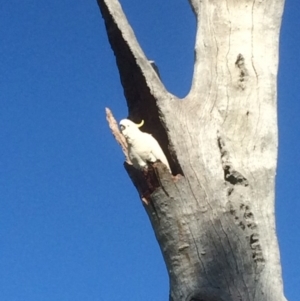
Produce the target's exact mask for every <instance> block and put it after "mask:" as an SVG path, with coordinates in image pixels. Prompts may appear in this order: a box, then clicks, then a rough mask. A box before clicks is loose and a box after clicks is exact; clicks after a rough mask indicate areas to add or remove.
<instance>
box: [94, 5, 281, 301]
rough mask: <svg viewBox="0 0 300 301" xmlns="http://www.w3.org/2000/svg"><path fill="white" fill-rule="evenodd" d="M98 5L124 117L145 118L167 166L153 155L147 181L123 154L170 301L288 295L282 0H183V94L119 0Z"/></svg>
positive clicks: (263, 300) (261, 300) (246, 300)
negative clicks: (280, 238)
mask: <svg viewBox="0 0 300 301" xmlns="http://www.w3.org/2000/svg"><path fill="white" fill-rule="evenodd" d="M98 4H99V7H100V10H101V13H102V16H103V18H104V21H105V25H106V30H107V34H108V38H109V41H110V44H111V47H112V49H113V51H114V53H115V56H116V61H117V65H118V68H119V72H120V77H121V82H122V85H123V87H124V94H125V97H126V99H127V104H128V109H129V118H130V119H131V120H133V121H136V122H139V121H141V120H142V119H144V120H145V126H144V128H143V130H144V131H145V132H149V133H152V134H153V136H154V137H155V138H156V139H157V140H158V141H159V143H160V145H161V146H162V148H163V150H164V152H165V154H166V155H167V158H168V161H169V162H170V166H171V169H172V173H173V176H171V175H170V174H169V173H168V171H167V170H166V169H165V168H163V166H162V164H159V163H158V164H155V166H154V167H153V168H154V169H153V171H155V173H156V175H157V177H154V176H151V177H150V178H149V177H146V178H145V177H144V175H143V174H142V173H141V172H139V171H137V170H135V169H134V168H133V167H132V166H131V165H130V164H128V163H125V167H126V170H127V171H128V173H129V175H130V177H131V179H132V180H133V183H134V184H135V186H136V188H137V189H138V191H139V193H140V194H141V196H142V197H143V198H144V200H145V208H146V210H147V213H148V215H149V218H150V220H151V223H152V226H153V229H154V231H155V234H156V237H157V240H158V242H159V245H160V248H161V251H162V254H163V256H164V259H165V262H166V266H167V270H168V273H169V277H170V300H172V301H185V300H186V301H192V300H198V301H200V300H201V301H242V300H243V301H254V300H256V301H283V300H286V299H285V297H284V295H283V286H282V276H281V266H280V257H279V251H278V244H277V238H276V231H275V218H274V179H275V172H276V161H277V114H276V98H277V94H276V79H277V66H278V39H279V29H280V23H281V16H282V11H283V5H284V0H265V1H255V0H253V1H249V0H239V1H236V0H227V1H225V0H218V1H216V0H190V4H191V7H192V9H193V11H194V13H195V15H196V18H197V24H198V27H197V37H196V46H195V67H194V76H193V83H192V88H191V91H190V92H189V94H188V95H187V96H186V97H185V98H184V99H178V98H177V97H176V96H174V95H172V94H170V93H169V92H168V91H166V89H165V87H164V86H163V84H162V83H161V81H160V78H159V76H158V74H157V73H156V72H155V70H154V68H153V67H152V66H151V64H150V62H149V61H148V60H147V58H146V56H145V54H144V53H143V51H142V49H141V48H140V46H139V44H138V42H137V40H136V38H135V36H134V33H133V31H132V29H131V27H130V26H129V24H128V22H127V20H126V17H125V15H124V13H123V11H122V8H121V6H120V4H119V3H118V1H117V0H98ZM179 175H180V176H179ZM175 176H176V177H175ZM154 178H156V180H155V179H154Z"/></svg>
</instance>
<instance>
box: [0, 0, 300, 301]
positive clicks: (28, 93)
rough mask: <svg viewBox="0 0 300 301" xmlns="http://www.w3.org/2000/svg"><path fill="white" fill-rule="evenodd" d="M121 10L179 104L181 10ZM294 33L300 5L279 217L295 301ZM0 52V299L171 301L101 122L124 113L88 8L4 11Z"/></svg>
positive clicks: (284, 44) (288, 64)
mask: <svg viewBox="0 0 300 301" xmlns="http://www.w3.org/2000/svg"><path fill="white" fill-rule="evenodd" d="M121 2H122V4H123V7H124V9H125V11H126V13H127V16H128V18H129V20H130V22H131V24H132V26H133V27H134V29H135V32H136V35H137V37H138V39H139V41H140V43H141V45H142V47H143V48H144V51H145V53H146V54H147V56H148V57H149V59H153V60H155V61H156V62H157V64H158V66H159V68H160V72H161V75H162V78H163V81H164V83H165V85H166V87H167V88H168V89H169V90H170V91H171V92H173V93H175V94H177V95H178V96H184V95H185V94H186V93H187V92H188V89H189V86H190V81H191V76H192V66H193V47H194V36H195V21H194V18H193V15H192V13H191V11H190V8H189V6H188V1H187V0H166V1H161V0H143V1H133V0H123V1H121ZM299 20H300V2H299V0H287V3H286V11H285V16H284V20H283V27H282V35H281V52H280V76H279V126H280V148H279V163H278V176H277V204H276V206H277V229H278V235H279V242H280V249H281V256H282V257H281V259H282V265H283V275H284V281H285V291H286V296H287V297H288V298H289V301H298V300H299V295H300V286H299V283H300V269H299V267H300V255H299V254H300V253H299V249H298V248H299V247H300V219H299V215H298V214H299V212H300V203H299V200H300V192H299V191H300V190H299V187H300V181H299V170H300V156H299V148H300V139H299V133H300V125H299V112H300V111H299V110H300V99H299V92H298V91H299V84H300V76H299V74H300V62H299V54H300V31H299V28H300V21H299ZM0 41H1V42H0V43H1V44H0V51H1V52H0V53H1V55H0V66H1V73H0V99H1V101H0V156H1V157H0V158H1V159H0V300H1V301H53V300H58V301H71V300H72V301H82V300H85V301H103V300H105V301H106V300H113V301H124V300H130V301H140V300H143V301H152V300H155V301H166V300H167V298H168V297H167V295H168V278H167V273H166V270H165V266H164V262H163V260H162V256H161V254H160V250H159V248H158V245H157V243H156V241H155V238H154V235H153V232H152V229H151V226H150V223H149V221H148V218H147V216H146V214H145V212H144V209H143V207H142V205H141V204H140V200H139V198H138V195H137V193H136V191H135V189H134V187H133V185H132V183H131V182H130V180H129V178H128V177H127V175H126V172H125V171H124V169H123V166H122V164H123V155H122V153H121V151H120V149H119V147H118V146H117V144H116V143H115V141H114V139H113V138H112V135H111V133H110V131H109V130H108V127H107V124H106V121H105V114H104V108H105V106H109V107H110V108H111V109H112V110H113V112H114V113H115V115H116V117H117V118H118V119H121V118H124V117H126V115H127V108H126V105H125V100H124V97H123V91H122V87H121V85H120V82H119V75H118V72H117V69H116V66H115V60H114V56H113V54H112V51H111V49H110V46H109V44H108V41H107V37H106V33H105V30H104V25H103V20H102V17H101V15H100V13H99V9H98V6H97V3H96V0H90V1H86V0H77V1H71V0H61V1H45V0H26V1H17V0H9V1H4V0H2V1H1V4H0ZM266 55H267V54H266Z"/></svg>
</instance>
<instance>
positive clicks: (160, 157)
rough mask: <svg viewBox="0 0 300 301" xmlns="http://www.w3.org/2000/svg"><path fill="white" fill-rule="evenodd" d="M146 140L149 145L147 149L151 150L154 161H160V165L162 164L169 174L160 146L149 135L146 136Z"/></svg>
mask: <svg viewBox="0 0 300 301" xmlns="http://www.w3.org/2000/svg"><path fill="white" fill-rule="evenodd" d="M147 140H148V143H149V149H151V153H152V154H153V156H154V157H155V158H156V160H160V161H161V162H162V163H164V164H165V165H166V166H167V167H168V169H169V171H170V172H171V170H170V166H169V162H168V160H167V158H166V156H165V154H164V152H163V150H162V149H161V147H160V145H159V144H158V142H157V140H156V139H155V138H154V137H153V136H152V135H150V134H148V137H147Z"/></svg>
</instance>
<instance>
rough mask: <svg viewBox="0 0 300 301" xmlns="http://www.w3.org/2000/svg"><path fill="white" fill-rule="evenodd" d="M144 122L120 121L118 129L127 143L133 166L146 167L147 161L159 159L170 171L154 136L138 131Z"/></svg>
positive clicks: (152, 161)
mask: <svg viewBox="0 0 300 301" xmlns="http://www.w3.org/2000/svg"><path fill="white" fill-rule="evenodd" d="M143 124H144V121H142V122H141V123H140V124H136V123H134V122H132V121H131V120H129V119H122V120H121V121H120V130H121V133H122V134H123V136H124V137H125V139H126V142H127V144H128V156H129V159H130V160H131V162H132V164H133V166H134V167H135V168H137V169H142V170H143V169H145V168H147V164H148V163H147V162H151V163H154V162H156V161H157V160H160V161H161V162H162V163H163V164H165V165H166V166H167V168H168V170H169V171H170V173H171V169H170V166H169V163H168V160H167V158H166V156H165V154H164V152H163V151H162V149H161V147H160V145H159V144H158V142H157V141H156V140H155V138H154V137H153V136H152V135H150V134H148V133H145V132H142V131H140V129H139V128H140V127H141V126H142V125H143Z"/></svg>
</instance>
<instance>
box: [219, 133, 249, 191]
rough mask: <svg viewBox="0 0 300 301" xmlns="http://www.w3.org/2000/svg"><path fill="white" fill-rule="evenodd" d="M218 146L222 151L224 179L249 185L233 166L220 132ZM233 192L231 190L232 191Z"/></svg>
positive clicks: (236, 183)
mask: <svg viewBox="0 0 300 301" xmlns="http://www.w3.org/2000/svg"><path fill="white" fill-rule="evenodd" d="M218 147H219V149H220V153H221V161H222V168H223V170H224V179H225V181H226V182H228V183H229V184H231V185H242V186H245V187H247V186H249V182H248V180H247V179H246V178H245V177H244V176H243V175H242V174H241V173H240V172H238V171H237V170H235V169H234V168H233V167H232V163H231V162H230V158H229V152H228V150H227V148H226V145H225V142H224V140H223V139H222V138H221V137H220V136H219V134H218ZM230 193H231V191H230Z"/></svg>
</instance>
